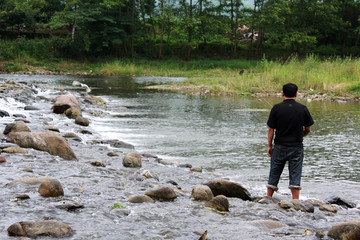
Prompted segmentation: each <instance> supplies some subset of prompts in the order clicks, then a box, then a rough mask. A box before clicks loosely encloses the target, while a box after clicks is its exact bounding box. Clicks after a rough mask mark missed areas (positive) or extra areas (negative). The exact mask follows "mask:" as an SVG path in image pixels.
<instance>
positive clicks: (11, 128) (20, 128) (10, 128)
mask: <svg viewBox="0 0 360 240" xmlns="http://www.w3.org/2000/svg"><path fill="white" fill-rule="evenodd" d="M10 132H31V131H30V129H29V128H28V127H27V126H26V125H25V123H21V122H18V123H10V124H7V125H6V127H5V129H4V132H3V133H4V134H5V135H6V134H9V133H10Z"/></svg>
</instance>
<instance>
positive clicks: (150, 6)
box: [0, 0, 360, 60]
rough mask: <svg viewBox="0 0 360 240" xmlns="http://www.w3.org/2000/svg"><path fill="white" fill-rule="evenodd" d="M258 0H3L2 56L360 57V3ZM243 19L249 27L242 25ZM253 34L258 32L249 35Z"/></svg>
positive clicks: (0, 19)
mask: <svg viewBox="0 0 360 240" xmlns="http://www.w3.org/2000/svg"><path fill="white" fill-rule="evenodd" d="M254 4H255V7H254V6H250V7H244V5H243V3H242V2H241V1H239V0H222V1H215V2H214V1H209V0H199V1H195V0H161V1H154V0H69V1H61V0H0V37H1V38H2V39H12V40H13V41H12V42H6V43H5V42H1V43H0V44H1V45H3V46H4V47H2V48H1V49H0V57H1V59H3V60H6V59H11V58H16V57H19V56H24V55H27V56H31V57H34V58H37V59H47V58H59V57H60V58H73V59H83V58H98V57H101V58H104V57H105V58H106V57H121V58H123V57H125V58H134V57H146V58H149V59H155V58H169V57H170V58H171V57H177V58H181V59H186V60H190V59H202V58H223V59H232V58H246V59H255V58H257V59H259V58H262V56H263V55H264V54H266V56H267V57H270V58H287V57H288V56H291V55H293V54H296V55H297V56H306V55H307V54H311V53H315V54H319V55H322V56H334V55H340V56H348V55H351V56H358V55H359V52H360V51H359V47H358V44H359V42H360V34H359V30H360V26H359V19H360V3H359V2H358V1H355V0H341V1H340V0H327V1H318V0H316V1H303V0H292V1H289V0H279V1H278V0H276V1H275V0H266V1H265V0H254ZM244 25H245V26H248V27H249V29H248V30H245V31H240V30H239V28H240V27H242V26H244ZM250 33H254V34H256V37H255V38H252V39H250V38H244V35H248V34H250ZM33 40H34V41H33ZM4 44H6V45H4ZM5 46H6V47H5Z"/></svg>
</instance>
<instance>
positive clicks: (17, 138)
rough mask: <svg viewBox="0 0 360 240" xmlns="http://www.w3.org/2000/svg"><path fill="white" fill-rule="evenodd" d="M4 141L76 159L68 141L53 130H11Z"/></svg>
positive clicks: (68, 158)
mask: <svg viewBox="0 0 360 240" xmlns="http://www.w3.org/2000/svg"><path fill="white" fill-rule="evenodd" d="M6 141H8V142H11V143H15V144H17V145H19V146H20V147H23V148H34V149H36V150H40V151H44V152H48V153H50V154H51V155H54V156H59V157H61V158H63V159H66V160H76V159H77V158H76V156H75V153H74V152H73V150H72V149H71V147H70V146H69V144H68V142H67V141H66V140H65V138H63V137H62V136H60V135H59V134H57V133H55V132H50V131H47V132H40V133H32V132H11V133H10V134H9V135H8V137H7V138H6Z"/></svg>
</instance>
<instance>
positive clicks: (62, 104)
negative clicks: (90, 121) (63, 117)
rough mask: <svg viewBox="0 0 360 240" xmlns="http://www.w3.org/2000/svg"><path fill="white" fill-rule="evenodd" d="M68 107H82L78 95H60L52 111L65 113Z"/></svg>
mask: <svg viewBox="0 0 360 240" xmlns="http://www.w3.org/2000/svg"><path fill="white" fill-rule="evenodd" d="M68 108H76V109H81V108H80V105H79V102H78V101H77V99H76V97H75V96H74V95H73V94H71V93H69V94H64V95H60V96H59V97H58V98H57V99H56V101H55V103H54V105H53V106H52V111H53V113H58V114H63V113H64V112H65V111H66V110H67V109H68Z"/></svg>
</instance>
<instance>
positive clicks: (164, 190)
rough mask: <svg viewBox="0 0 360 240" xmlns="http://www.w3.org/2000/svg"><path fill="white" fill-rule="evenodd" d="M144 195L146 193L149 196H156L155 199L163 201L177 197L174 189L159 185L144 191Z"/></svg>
mask: <svg viewBox="0 0 360 240" xmlns="http://www.w3.org/2000/svg"><path fill="white" fill-rule="evenodd" d="M145 195H147V196H149V197H151V198H156V199H159V200H164V201H169V200H173V199H175V198H177V195H176V193H175V191H174V189H172V188H171V187H169V186H161V187H158V188H155V189H152V190H149V191H147V192H146V193H145Z"/></svg>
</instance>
